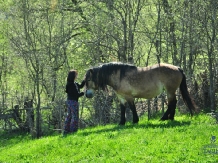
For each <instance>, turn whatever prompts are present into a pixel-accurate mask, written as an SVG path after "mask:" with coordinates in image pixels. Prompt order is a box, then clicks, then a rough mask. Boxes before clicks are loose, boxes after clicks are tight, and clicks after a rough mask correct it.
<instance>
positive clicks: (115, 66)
mask: <svg viewBox="0 0 218 163" xmlns="http://www.w3.org/2000/svg"><path fill="white" fill-rule="evenodd" d="M136 69H137V67H136V66H134V65H131V64H126V63H120V62H110V63H106V64H102V65H101V66H98V67H94V68H93V69H92V70H93V72H92V74H93V76H92V80H93V81H94V82H95V83H96V84H98V86H99V87H100V88H101V89H103V90H105V89H106V88H107V84H108V80H109V77H110V76H111V75H112V74H113V73H116V72H117V71H120V80H122V78H123V77H124V76H125V74H126V72H128V71H130V70H136Z"/></svg>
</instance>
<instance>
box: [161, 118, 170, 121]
mask: <svg viewBox="0 0 218 163" xmlns="http://www.w3.org/2000/svg"><path fill="white" fill-rule="evenodd" d="M166 120H168V118H167V117H162V118H161V119H160V121H166Z"/></svg>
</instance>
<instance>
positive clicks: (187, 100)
mask: <svg viewBox="0 0 218 163" xmlns="http://www.w3.org/2000/svg"><path fill="white" fill-rule="evenodd" d="M179 71H180V72H181V73H182V76H183V77H182V82H181V84H180V92H181V94H182V98H183V101H184V103H185V104H186V106H187V107H188V108H189V110H190V113H191V116H192V115H193V111H195V110H196V104H195V102H194V101H193V100H192V98H191V97H190V94H189V92H188V88H187V84H186V77H185V74H184V73H183V70H182V69H180V68H179Z"/></svg>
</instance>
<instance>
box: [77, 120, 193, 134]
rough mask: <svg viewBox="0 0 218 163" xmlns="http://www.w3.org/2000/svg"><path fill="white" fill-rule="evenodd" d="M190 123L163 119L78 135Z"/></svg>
mask: <svg viewBox="0 0 218 163" xmlns="http://www.w3.org/2000/svg"><path fill="white" fill-rule="evenodd" d="M190 124H191V121H163V122H161V121H160V122H159V123H156V124H155V123H152V122H149V121H148V122H147V123H145V124H127V125H125V126H124V125H123V126H120V125H117V126H115V127H112V128H105V129H99V130H94V131H93V130H90V131H83V132H81V133H78V134H79V135H83V136H87V135H89V134H93V133H96V134H101V133H105V132H112V131H117V130H127V129H135V128H136V129H140V128H141V129H148V128H153V129H154V128H174V127H179V126H189V125H190Z"/></svg>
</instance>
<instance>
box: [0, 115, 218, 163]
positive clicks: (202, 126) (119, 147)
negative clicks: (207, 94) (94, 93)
mask: <svg viewBox="0 0 218 163" xmlns="http://www.w3.org/2000/svg"><path fill="white" fill-rule="evenodd" d="M212 135H214V136H217V137H218V125H217V124H216V123H215V120H214V119H212V118H211V117H210V116H207V115H199V116H195V117H193V118H192V119H191V118H190V117H187V116H179V117H178V116H177V117H176V120H175V121H167V122H162V121H158V120H150V121H147V118H141V119H140V122H139V124H138V125H132V124H130V123H128V124H127V125H126V126H117V125H107V126H98V127H95V128H88V129H84V130H79V131H78V133H76V134H72V135H68V136H66V137H62V136H61V135H55V136H48V137H43V138H41V139H35V140H32V139H31V138H30V136H29V135H25V134H21V135H19V136H18V135H16V134H10V135H8V134H6V133H2V134H1V135H0V136H1V138H0V143H1V146H0V162H1V163H4V162H13V163H17V162H22V163H26V162H31V163H34V162H40V163H42V162H46V163H47V162H48V163H50V162H55V163H65V162H66V163H68V162H93V163H96V162H100V163H102V162H108V163H111V162H114V163H117V162H122V163H125V162H133V163H137V162H154V163H156V162H164V163H165V162H178V163H179V162H218V154H216V155H211V154H205V153H204V152H203V151H202V147H203V146H204V145H207V144H210V143H211V142H210V139H211V136H212ZM216 144H217V145H218V142H216Z"/></svg>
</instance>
